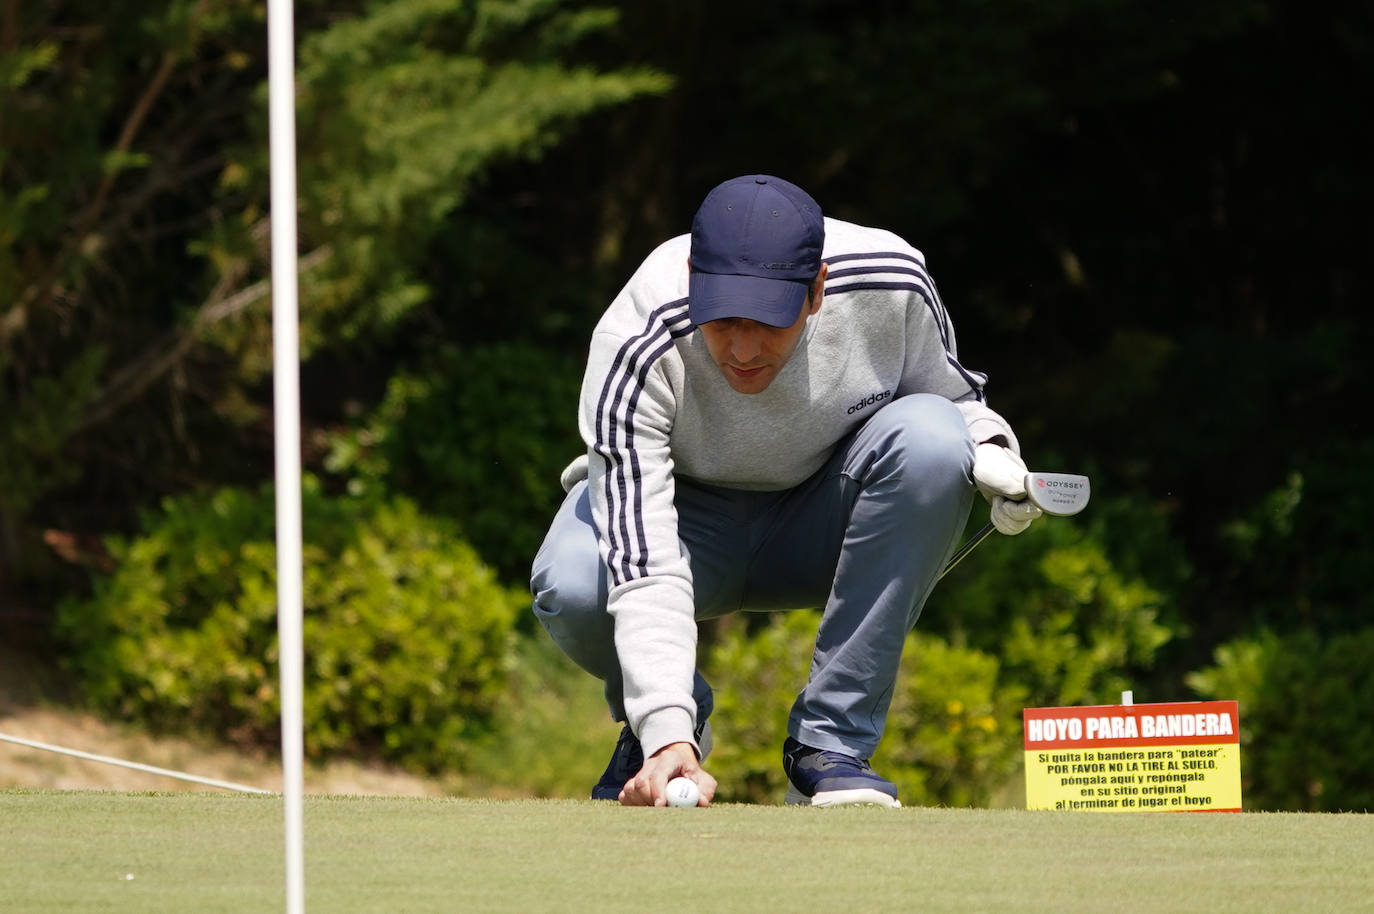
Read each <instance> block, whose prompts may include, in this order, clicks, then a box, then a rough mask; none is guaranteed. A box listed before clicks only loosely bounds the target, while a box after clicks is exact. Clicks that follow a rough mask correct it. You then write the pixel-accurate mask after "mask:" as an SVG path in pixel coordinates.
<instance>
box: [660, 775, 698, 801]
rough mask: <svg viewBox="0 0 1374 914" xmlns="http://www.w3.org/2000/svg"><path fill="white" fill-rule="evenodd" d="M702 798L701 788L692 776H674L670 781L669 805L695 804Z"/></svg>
mask: <svg viewBox="0 0 1374 914" xmlns="http://www.w3.org/2000/svg"><path fill="white" fill-rule="evenodd" d="M700 799H701V789H700V788H698V787H697V782H696V781H694V780H692V779H691V778H673V779H672V780H671V781H669V782H668V805H669V806H695V805H697V802H698V801H699V800H700Z"/></svg>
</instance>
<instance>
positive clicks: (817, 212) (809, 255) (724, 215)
mask: <svg viewBox="0 0 1374 914" xmlns="http://www.w3.org/2000/svg"><path fill="white" fill-rule="evenodd" d="M824 246H825V219H824V218H823V217H822V215H821V208H820V206H819V205H818V204H817V203H816V201H815V200H813V199H811V196H810V194H808V193H807V192H806V191H804V190H802V189H801V188H800V187H797V186H796V185H795V184H790V183H788V182H787V181H784V180H783V179H782V178H775V177H773V176H771V175H745V176H744V177H741V178H734V179H732V180H729V181H726V182H725V183H724V184H721V185H718V186H717V187H716V188H715V189H714V190H712V191H711V192H710V193H709V194H707V195H706V199H705V200H704V201H702V204H701V208H700V209H698V210H697V214H696V218H695V219H693V220H692V254H691V257H692V274H691V278H690V280H689V285H688V292H687V294H688V299H687V314H688V316H689V317H690V318H691V320H692V323H694V324H704V323H706V322H707V321H714V320H720V319H721V318H726V317H745V318H749V319H750V320H756V321H758V322H759V323H762V324H768V325H770V326H772V327H790V326H792V325H793V324H795V323H796V322H797V318H798V316H800V315H801V310H802V305H803V303H804V302H805V301H806V293H807V290H808V289H809V287H810V285H811V282H812V281H813V280H814V279H815V278H816V274H817V273H819V272H820V269H821V249H822V248H823V247H824Z"/></svg>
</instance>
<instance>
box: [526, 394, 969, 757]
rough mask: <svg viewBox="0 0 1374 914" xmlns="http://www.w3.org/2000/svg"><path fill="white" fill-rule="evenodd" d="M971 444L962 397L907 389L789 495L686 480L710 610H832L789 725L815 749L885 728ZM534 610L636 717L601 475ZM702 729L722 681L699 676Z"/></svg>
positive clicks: (694, 560)
mask: <svg viewBox="0 0 1374 914" xmlns="http://www.w3.org/2000/svg"><path fill="white" fill-rule="evenodd" d="M972 470H973V442H972V440H971V439H970V437H969V434H968V429H967V427H966V425H965V424H964V420H963V416H962V414H961V413H960V412H959V411H958V409H957V408H955V406H954V404H952V403H951V402H949V401H948V400H946V399H944V398H942V397H937V396H933V395H928V394H914V395H911V396H906V397H902V398H900V399H898V400H896V401H894V402H892V403H890V404H889V405H887V406H886V407H884V408H883V409H881V410H879V411H878V412H877V413H876V414H874V416H873V417H872V418H871V419H869V420H868V422H866V423H865V424H864V425H863V426H861V427H860V428H859V429H857V430H856V431H855V432H854V433H853V434H851V435H850V436H849V437H848V438H846V439H844V440H843V441H841V442H840V444H839V446H838V447H837V448H836V450H835V453H834V454H833V455H832V456H831V458H830V460H829V461H828V462H827V463H826V464H825V465H824V466H823V467H821V469H820V470H818V471H817V472H816V473H815V474H813V475H812V476H811V478H810V479H807V480H806V481H805V482H803V483H802V484H801V485H799V486H797V487H796V488H793V489H788V490H784V491H779V492H750V491H741V490H738V489H724V488H719V487H715V486H706V485H702V484H700V483H696V482H693V481H692V480H689V479H683V478H678V479H677V480H676V485H675V489H676V492H675V506H676V508H677V513H678V533H679V536H680V537H681V540H682V546H683V549H684V550H685V552H686V554H687V555H688V556H689V558H690V562H691V568H692V581H693V589H694V591H695V597H696V617H697V619H698V620H702V619H711V618H715V617H718V616H722V615H725V614H727V613H731V612H736V611H740V610H783V609H797V608H805V607H817V606H823V607H824V612H823V615H822V617H821V624H820V629H819V631H818V633H817V636H816V648H815V653H814V655H813V658H812V662H811V672H810V676H809V677H808V679H807V682H806V685H805V687H804V688H803V689H802V691H801V694H800V695H798V697H797V700H796V703H795V704H794V705H793V706H792V712H791V715H790V717H789V719H788V732H789V733H790V734H791V735H792V736H793V737H794V738H795V739H797V740H798V741H800V742H801V743H803V744H805V745H807V746H812V747H815V748H818V749H833V750H839V751H841V752H845V753H847V754H850V755H854V756H857V757H859V758H869V757H871V756H872V755H873V752H874V750H875V749H876V748H877V746H878V742H879V740H880V739H881V738H882V733H883V726H884V723H885V721H886V717H887V709H888V706H889V704H890V703H891V700H892V688H893V685H894V684H895V682H896V679H897V672H898V664H899V662H900V660H901V653H902V645H903V642H904V641H905V638H906V635H907V633H908V632H909V631H910V630H911V628H912V626H913V625H915V623H916V618H917V616H919V615H920V612H921V607H922V606H924V605H925V601H926V598H927V597H928V596H929V595H930V592H931V590H932V589H933V588H934V586H935V582H936V580H937V578H938V576H939V574H940V571H941V569H942V568H943V567H944V563H945V562H946V561H947V560H948V558H949V556H950V554H951V553H952V552H953V551H954V548H955V546H956V545H957V541H958V537H959V534H960V532H961V531H962V530H963V528H964V524H965V522H966V521H967V520H968V514H969V510H970V506H971V504H972V498H973V492H974V488H973V485H972V483H971V481H970V480H971V479H972ZM531 590H532V593H533V595H534V612H535V615H536V616H538V618H539V621H540V622H542V623H543V625H544V627H545V629H546V630H547V631H548V632H549V634H550V636H552V638H553V640H554V641H555V642H556V643H557V644H558V646H559V647H560V648H562V649H563V651H564V652H565V653H566V654H567V655H568V656H569V657H570V658H572V660H573V661H574V662H576V663H577V664H578V665H579V666H581V667H582V668H583V669H585V670H586V671H587V672H589V673H591V674H592V675H594V676H596V677H597V678H599V679H601V680H603V681H604V682H605V683H606V700H607V703H608V704H609V706H610V710H611V714H612V716H613V717H614V718H615V719H616V720H624V719H625V709H624V706H623V703H622V697H621V678H620V662H619V660H618V659H617V657H616V650H615V638H614V621H613V618H612V617H611V615H610V614H609V613H607V612H606V569H605V567H604V565H603V564H602V562H601V558H600V554H599V552H598V550H597V539H596V531H595V529H594V527H593V525H592V519H591V510H590V507H589V504H588V495H587V485H586V483H585V482H581V483H578V484H577V485H576V486H574V487H573V488H572V490H571V491H569V493H568V495H567V497H566V499H565V500H564V502H563V505H562V507H561V508H560V509H559V511H558V514H557V516H556V517H555V518H554V521H553V524H552V526H551V527H550V529H549V532H548V535H547V536H546V538H545V540H544V544H543V546H542V547H541V548H540V550H539V553H538V555H537V556H536V558H535V561H534V568H533V574H532V577H531ZM695 694H696V700H697V707H698V723H700V721H701V718H702V717H704V716H705V715H709V714H710V712H711V707H712V701H711V690H710V687H709V686H708V685H707V683H706V681H705V680H704V679H703V678H702V676H701V674H700V673H698V674H697V676H696V688H695Z"/></svg>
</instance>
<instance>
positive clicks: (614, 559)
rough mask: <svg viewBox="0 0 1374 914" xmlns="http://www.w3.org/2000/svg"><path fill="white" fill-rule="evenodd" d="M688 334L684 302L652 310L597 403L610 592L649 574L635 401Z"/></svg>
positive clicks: (622, 351)
mask: <svg viewBox="0 0 1374 914" xmlns="http://www.w3.org/2000/svg"><path fill="white" fill-rule="evenodd" d="M691 332H692V324H691V322H690V321H689V320H688V319H687V300H686V299H680V300H678V301H675V302H670V303H668V304H666V305H662V306H661V307H659V308H656V309H655V310H654V311H653V312H652V313H651V314H650V315H649V318H648V320H647V321H646V322H645V326H644V329H643V330H642V331H640V332H639V333H638V334H636V335H634V336H632V337H629V338H627V339H626V340H625V341H624V343H622V344H621V347H620V349H619V351H618V352H617V353H616V355H615V359H614V360H612V362H611V367H610V369H609V370H608V371H607V373H606V379H605V382H604V383H603V384H602V388H601V396H600V398H599V399H598V400H597V406H596V430H595V431H596V442H595V445H594V450H595V451H596V453H597V454H599V455H601V458H602V460H603V461H604V462H605V470H606V472H605V476H604V485H605V494H606V504H607V513H608V518H607V530H606V531H605V534H606V542H607V546H608V549H609V552H608V555H607V557H606V564H607V568H608V570H609V571H610V574H611V581H612V585H613V586H614V585H617V584H621V583H624V582H625V581H628V580H633V579H634V578H636V577H640V576H642V575H643V574H644V573H645V571H646V570H647V568H648V540H647V537H646V535H645V532H644V517H643V493H642V480H641V478H640V471H639V455H638V453H637V451H636V449H635V441H634V418H635V412H636V409H637V407H638V404H639V396H640V394H641V393H642V392H643V389H644V383H645V380H646V379H647V378H648V374H649V371H650V370H651V369H652V367H653V365H654V363H655V362H656V361H658V359H659V358H660V357H662V355H663V354H664V353H665V352H667V351H668V350H669V349H670V348H671V347H672V345H673V343H672V340H673V339H674V338H676V337H679V336H684V335H686V334H688V333H691ZM632 543H633V545H634V547H636V548H632V547H631V544H632Z"/></svg>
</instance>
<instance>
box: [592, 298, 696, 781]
mask: <svg viewBox="0 0 1374 914" xmlns="http://www.w3.org/2000/svg"><path fill="white" fill-rule="evenodd" d="M622 294H624V293H622ZM640 320H641V326H640V327H638V328H635V329H634V330H633V331H632V332H628V333H626V332H620V331H619V330H616V329H606V328H602V329H599V330H598V332H597V333H596V334H595V335H594V336H593V338H592V345H591V353H590V356H589V358H588V367H587V374H586V377H585V378H584V382H583V392H582V409H581V417H580V426H581V431H582V435H583V438H584V439H585V441H586V442H587V448H588V457H589V467H588V486H589V493H590V497H591V507H592V518H593V521H594V522H595V524H596V529H597V531H598V536H599V545H600V550H601V558H602V560H603V561H604V562H605V564H606V569H607V573H608V578H607V580H608V587H609V598H608V602H607V609H608V611H609V612H610V613H611V615H612V616H613V617H614V618H615V644H616V652H617V653H618V655H619V657H620V666H621V673H622V675H623V678H624V688H625V695H624V698H625V710H626V714H627V716H628V718H629V724H630V727H631V729H632V730H633V731H634V733H635V734H636V735H637V736H638V737H639V740H640V742H641V743H642V745H643V747H644V753H645V755H646V756H648V755H652V754H653V753H655V752H657V751H658V750H659V749H661V748H662V747H664V746H666V745H668V744H669V743H673V742H688V743H693V744H694V745H695V740H694V739H693V728H694V726H695V717H696V702H695V700H694V699H693V697H692V673H693V670H694V669H695V666H696V643H697V628H696V621H695V611H694V600H693V595H692V575H691V567H690V564H689V563H688V561H687V559H686V557H685V556H684V555H683V553H682V548H681V545H680V541H679V538H678V531H677V511H676V509H675V507H674V504H673V461H672V457H671V454H670V453H669V436H670V434H671V432H672V427H673V418H674V415H675V412H676V395H675V393H674V391H673V386H672V384H671V383H670V380H669V377H670V372H671V365H672V364H673V353H674V350H673V342H672V340H673V338H674V337H675V336H679V335H682V334H683V333H688V332H690V331H691V325H690V323H689V322H688V320H687V309H686V302H685V301H683V302H679V303H675V305H666V306H664V307H662V308H658V309H655V310H654V311H653V312H652V313H651V314H650V315H649V316H648V318H647V319H640Z"/></svg>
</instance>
